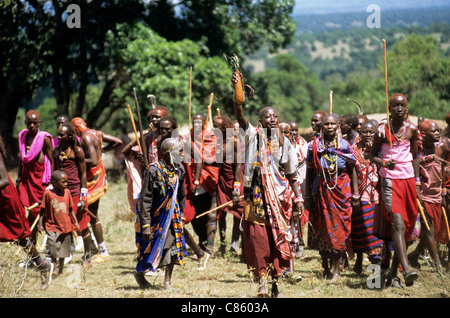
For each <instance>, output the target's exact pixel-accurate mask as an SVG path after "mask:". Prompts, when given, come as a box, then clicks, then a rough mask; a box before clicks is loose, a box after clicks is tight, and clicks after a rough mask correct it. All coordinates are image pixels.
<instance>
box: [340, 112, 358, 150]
mask: <svg viewBox="0 0 450 318" xmlns="http://www.w3.org/2000/svg"><path fill="white" fill-rule="evenodd" d="M357 129H358V117H357V116H356V115H355V114H345V115H344V116H342V118H341V132H342V135H343V138H344V139H346V140H347V141H348V143H349V145H350V146H352V145H355V144H357V143H358V142H359V134H358V131H357Z"/></svg>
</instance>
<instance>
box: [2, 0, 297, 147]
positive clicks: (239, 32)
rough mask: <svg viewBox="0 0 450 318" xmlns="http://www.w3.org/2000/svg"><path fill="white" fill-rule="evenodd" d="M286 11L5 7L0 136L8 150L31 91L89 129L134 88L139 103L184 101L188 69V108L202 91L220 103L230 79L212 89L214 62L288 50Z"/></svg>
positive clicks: (272, 6) (286, 5) (253, 5)
mask: <svg viewBox="0 0 450 318" xmlns="http://www.w3.org/2000/svg"><path fill="white" fill-rule="evenodd" d="M69 4H75V5H77V6H79V13H80V16H79V18H80V28H77V27H75V28H73V27H69V26H68V24H67V19H68V17H71V12H67V8H68V6H69ZM293 6H294V1H292V0H283V1H240V0H228V1H223V0H221V1H219V0H212V1H179V2H175V1H169V0H153V1H149V0H120V1H119V0H78V1H70V3H69V1H56V0H52V1H39V0H28V1H20V0H11V1H7V2H6V3H5V2H4V3H2V10H1V13H0V14H1V19H0V35H1V38H2V42H3V44H4V45H2V47H1V49H0V57H2V61H4V63H3V67H2V75H1V78H0V96H1V97H2V98H1V100H2V102H1V104H0V107H1V108H0V109H1V110H4V114H5V116H2V119H1V121H0V133H1V134H2V136H3V137H4V139H5V143H6V145H7V146H8V148H10V146H11V144H12V135H11V134H12V131H13V129H12V128H13V127H14V122H15V118H16V117H17V112H18V110H19V108H21V107H22V108H25V109H26V108H28V107H30V101H32V100H33V98H34V97H35V95H36V94H37V93H38V92H39V90H38V89H39V88H43V89H45V88H47V87H50V88H51V89H52V95H53V98H54V99H55V101H56V113H57V114H62V113H65V114H69V115H70V116H81V117H83V118H85V119H86V122H87V124H88V125H89V126H90V127H92V128H102V127H103V126H104V125H107V124H110V123H111V122H113V120H111V119H114V116H115V113H116V111H117V110H119V109H121V108H123V107H124V106H125V104H126V103H127V101H129V97H131V96H133V95H132V88H133V87H136V90H137V91H138V92H139V93H140V98H145V97H143V96H146V95H145V94H147V93H148V91H152V93H153V92H156V93H158V92H161V93H160V94H159V97H158V98H159V100H160V102H161V103H167V105H168V106H170V107H172V108H173V109H174V110H175V107H178V106H179V105H183V104H185V102H186V99H187V91H186V89H187V87H188V82H187V81H188V77H187V76H188V74H189V69H188V68H187V66H188V65H189V64H190V65H192V66H193V67H194V69H196V70H197V69H198V71H199V72H198V73H196V76H198V77H197V78H195V81H196V82H197V83H198V84H199V85H198V86H197V87H196V91H195V104H205V102H204V100H202V99H204V98H205V96H208V95H209V93H210V92H217V94H216V96H217V97H220V98H223V97H224V96H225V95H226V93H225V92H224V87H226V86H227V85H228V84H229V78H227V80H226V84H225V85H224V82H220V81H221V80H222V79H224V71H225V69H226V64H224V61H222V60H221V56H222V54H223V53H226V54H231V53H233V54H237V55H239V56H241V58H242V56H243V55H244V54H248V53H251V52H254V51H255V50H257V49H258V48H260V47H262V46H268V47H270V48H271V49H272V50H276V49H278V48H281V47H284V46H285V45H287V44H288V43H289V42H290V40H291V38H292V35H293V34H294V32H295V29H296V24H295V22H294V21H293V19H292V18H291V16H290V14H291V13H292V9H293ZM145 29H148V30H145ZM150 30H151V31H150ZM134 32H138V34H139V35H146V36H147V37H146V39H147V40H149V41H150V42H151V43H152V44H154V45H151V44H150V43H145V42H143V41H142V40H139V39H138V38H137V36H136V35H137V33H134ZM5 44H6V45H5ZM150 51H154V52H150ZM144 58H149V60H147V61H145V60H144ZM151 64H152V65H151ZM156 72H158V73H156ZM183 72H184V73H183ZM197 74H198V75H197ZM182 82H183V83H182ZM219 87H220V89H219ZM163 90H165V91H164V92H163ZM142 94H144V95H142ZM169 104H170V105H169ZM228 107H229V106H228Z"/></svg>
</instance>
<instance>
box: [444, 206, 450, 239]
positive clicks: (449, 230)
mask: <svg viewBox="0 0 450 318" xmlns="http://www.w3.org/2000/svg"><path fill="white" fill-rule="evenodd" d="M442 214H443V215H444V220H445V226H446V227H447V237H449V236H450V228H449V225H448V218H447V213H446V212H445V208H444V207H443V206H442Z"/></svg>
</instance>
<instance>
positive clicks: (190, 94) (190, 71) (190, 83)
mask: <svg viewBox="0 0 450 318" xmlns="http://www.w3.org/2000/svg"><path fill="white" fill-rule="evenodd" d="M191 113H192V66H191V67H189V123H188V127H189V130H190V129H191V122H192V119H191ZM189 136H191V134H190V133H189Z"/></svg>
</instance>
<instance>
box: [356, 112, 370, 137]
mask: <svg viewBox="0 0 450 318" xmlns="http://www.w3.org/2000/svg"><path fill="white" fill-rule="evenodd" d="M357 117H358V127H356V132H357V133H358V134H360V135H361V127H362V125H363V124H364V123H365V122H368V121H369V118H368V117H367V116H366V115H358V116H357Z"/></svg>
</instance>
